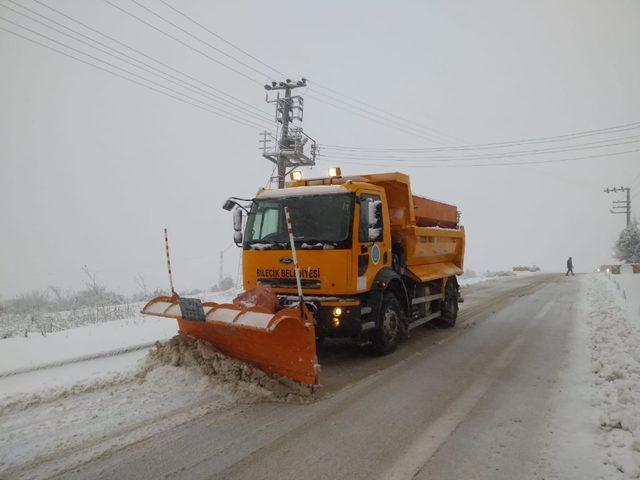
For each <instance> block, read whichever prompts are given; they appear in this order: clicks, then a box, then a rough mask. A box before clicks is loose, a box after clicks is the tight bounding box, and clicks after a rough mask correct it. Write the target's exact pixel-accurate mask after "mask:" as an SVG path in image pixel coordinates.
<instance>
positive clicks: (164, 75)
mask: <svg viewBox="0 0 640 480" xmlns="http://www.w3.org/2000/svg"><path fill="white" fill-rule="evenodd" d="M8 1H9V2H11V3H13V4H15V5H17V6H19V7H21V8H23V9H25V10H27V11H30V12H32V13H34V14H35V15H38V16H39V17H41V18H44V19H46V20H47V21H49V22H52V23H54V24H56V25H60V26H61V27H63V28H65V29H66V30H68V31H70V32H73V33H74V34H75V35H79V36H81V37H84V38H87V39H89V40H90V41H91V42H94V43H96V44H98V45H101V46H103V47H105V48H107V49H109V50H111V51H113V52H116V53H117V54H118V55H121V56H124V57H126V58H129V59H131V60H133V62H131V61H129V60H126V59H122V58H120V57H119V56H116V55H114V54H113V53H110V52H108V51H106V50H104V49H102V48H99V47H96V46H95V45H92V44H91V43H89V42H87V41H85V40H82V39H80V38H77V37H75V36H73V35H69V34H68V33H65V32H63V31H62V30H60V29H58V28H55V27H52V26H51V25H47V24H46V23H44V22H41V21H40V20H38V19H36V18H34V17H31V16H30V15H27V14H25V13H22V12H18V11H17V10H15V9H13V8H11V7H9V6H7V5H4V4H0V5H2V6H3V7H4V8H6V9H8V10H10V11H12V12H14V13H16V14H18V15H21V16H23V17H25V18H28V19H29V20H31V21H32V22H35V23H38V24H40V25H43V26H44V27H46V28H49V29H51V30H53V31H55V32H57V33H59V34H60V35H64V36H66V37H68V38H71V39H72V40H75V41H77V42H80V43H82V44H84V45H87V46H89V47H90V48H93V49H95V50H98V51H99V52H102V53H104V54H105V55H109V56H111V57H113V58H115V59H117V60H119V61H121V62H124V63H126V64H128V65H131V66H133V67H135V68H139V69H140V70H143V71H145V72H147V73H150V74H152V75H155V76H157V77H160V78H162V79H163V80H165V81H169V82H171V83H172V84H174V85H176V86H178V87H181V88H186V89H187V90H189V91H191V92H193V93H195V94H196V95H203V96H205V97H208V98H210V99H212V100H213V101H217V102H222V103H225V104H227V106H231V107H233V108H238V109H240V110H243V111H244V112H245V115H250V116H252V117H254V118H256V119H258V120H260V121H264V120H269V119H270V117H269V116H268V115H266V114H264V115H263V116H260V115H258V114H257V113H255V112H253V111H251V110H248V109H245V108H243V107H241V106H238V105H235V104H234V103H232V102H230V101H228V100H226V99H224V98H222V97H220V96H218V95H215V94H211V93H209V92H207V91H206V90H203V89H201V88H199V87H197V86H195V85H192V84H189V83H188V82H185V81H184V80H182V79H180V78H179V77H176V76H175V75H171V74H168V73H166V72H163V71H162V70H160V69H157V68H155V67H154V66H152V65H149V64H148V63H145V62H143V61H141V60H138V59H136V58H134V57H132V56H130V55H127V54H126V53H123V52H121V51H119V50H117V49H114V48H113V47H110V46H109V45H106V44H105V43H102V42H100V41H98V40H95V39H93V38H91V37H89V36H88V35H85V34H83V33H81V32H78V31H76V30H73V29H72V28H70V27H67V26H66V25H63V24H61V23H60V22H56V21H55V20H53V19H50V18H48V17H46V16H45V15H42V14H40V13H38V12H36V11H33V10H31V9H29V8H27V7H24V6H22V5H20V4H18V3H17V2H15V1H13V0H8ZM134 62H137V63H134ZM138 63H140V64H142V65H144V66H146V67H148V68H144V67H141V66H140V65H138ZM172 79H176V80H172ZM185 85H186V86H185Z"/></svg>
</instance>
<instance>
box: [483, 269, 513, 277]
mask: <svg viewBox="0 0 640 480" xmlns="http://www.w3.org/2000/svg"><path fill="white" fill-rule="evenodd" d="M516 275H517V274H516V272H514V271H512V270H497V271H495V272H486V273H485V274H484V276H485V277H487V278H495V277H515V276H516Z"/></svg>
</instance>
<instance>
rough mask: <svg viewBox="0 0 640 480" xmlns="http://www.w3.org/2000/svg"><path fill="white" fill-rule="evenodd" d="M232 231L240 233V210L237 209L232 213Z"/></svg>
mask: <svg viewBox="0 0 640 480" xmlns="http://www.w3.org/2000/svg"><path fill="white" fill-rule="evenodd" d="M233 229H234V230H235V231H236V232H242V210H241V209H239V208H236V209H235V210H234V211H233Z"/></svg>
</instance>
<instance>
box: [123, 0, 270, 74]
mask: <svg viewBox="0 0 640 480" xmlns="http://www.w3.org/2000/svg"><path fill="white" fill-rule="evenodd" d="M129 1H130V2H133V3H135V4H136V5H138V7H140V8H142V9H143V10H145V11H147V12H149V13H150V14H151V15H153V16H155V17H156V18H159V19H160V20H162V21H163V22H165V23H168V24H169V25H171V26H172V27H174V28H177V29H178V30H180V31H181V32H182V33H184V34H185V35H189V36H190V37H191V38H193V39H195V40H198V41H199V42H200V43H202V44H203V45H206V46H208V47H209V48H211V49H212V50H215V51H216V52H218V53H219V54H220V55H224V56H225V57H227V58H229V59H231V60H233V61H234V62H237V63H239V64H240V65H242V66H244V67H246V68H248V69H249V70H251V71H252V72H255V73H257V74H259V75H262V76H264V77H265V78H267V79H270V76H269V75H268V74H266V73H264V72H262V71H260V70H258V69H257V68H254V67H252V66H251V65H249V64H247V63H245V62H243V61H242V60H238V59H237V58H236V57H234V56H233V55H230V54H228V53H227V52H225V51H224V50H220V49H219V48H218V47H216V46H215V45H212V44H211V43H209V42H207V41H206V40H202V39H201V38H200V37H198V36H197V35H194V34H193V33H191V32H190V31H188V30H187V29H185V28H182V27H181V26H180V25H178V24H176V23H173V22H172V21H171V20H167V19H166V18H165V17H163V16H162V15H160V14H159V13H158V12H156V11H155V10H153V9H151V8H149V7H147V6H146V5H143V4H142V3H140V2H139V1H138V0H129Z"/></svg>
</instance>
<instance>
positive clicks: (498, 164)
mask: <svg viewBox="0 0 640 480" xmlns="http://www.w3.org/2000/svg"><path fill="white" fill-rule="evenodd" d="M637 152H640V148H636V149H633V150H624V151H621V152H612V153H602V154H597V155H587V156H582V157H571V158H556V159H548V160H528V161H522V162H489V163H439V164H417V165H404V167H405V168H479V167H503V166H521V165H530V166H531V165H546V164H552V163H565V162H574V161H580V160H593V159H600V158H610V157H617V156H621V155H627V154H631V153H637ZM320 161H321V162H323V163H327V164H329V163H330V162H329V161H328V160H324V159H320ZM342 163H345V164H348V165H360V166H379V167H388V166H389V163H372V162H356V161H349V160H345V161H342Z"/></svg>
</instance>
